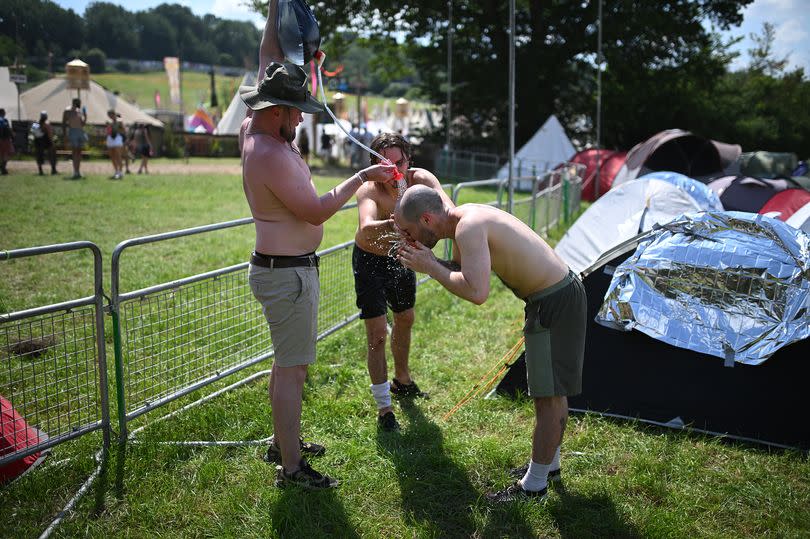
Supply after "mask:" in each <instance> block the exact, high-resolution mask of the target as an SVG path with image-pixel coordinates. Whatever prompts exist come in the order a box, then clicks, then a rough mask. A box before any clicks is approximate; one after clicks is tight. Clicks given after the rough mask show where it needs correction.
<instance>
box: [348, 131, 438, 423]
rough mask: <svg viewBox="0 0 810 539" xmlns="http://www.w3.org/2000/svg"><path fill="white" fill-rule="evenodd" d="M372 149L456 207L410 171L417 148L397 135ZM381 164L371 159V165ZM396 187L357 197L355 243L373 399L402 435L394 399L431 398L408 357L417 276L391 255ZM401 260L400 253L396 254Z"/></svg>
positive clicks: (431, 180) (434, 184) (380, 416)
mask: <svg viewBox="0 0 810 539" xmlns="http://www.w3.org/2000/svg"><path fill="white" fill-rule="evenodd" d="M371 149H372V150H374V151H375V152H377V153H379V154H380V155H382V156H383V157H385V158H386V159H388V160H389V161H390V162H392V163H394V164H395V165H396V167H397V169H398V170H399V172H400V173H401V174H402V175H403V181H404V182H405V185H404V186H403V187H410V186H412V185H424V186H427V187H429V188H431V189H433V190H435V191H436V193H437V194H438V195H439V196H441V197H444V199H445V201H446V202H447V203H448V204H449V205H450V206H452V205H453V203H452V202H451V201H450V199H449V198H448V197H447V195H446V194H445V193H444V191H442V186H441V184H440V183H439V180H437V179H436V176H434V175H433V174H432V173H430V172H429V171H427V170H425V169H422V168H410V161H411V145H410V143H409V142H408V141H407V140H406V139H405V138H404V137H403V136H402V135H398V134H395V133H381V134H379V135H377V136H376V137H375V138H374V140H372V141H371ZM378 162H379V159H378V158H377V157H375V156H374V155H372V156H371V163H372V164H377V163H378ZM399 195H400V193H399V190H398V188H397V186H396V185H391V184H384V183H369V184H366V185H364V186H363V187H361V188H360V189H358V191H357V210H358V213H359V227H358V229H357V234H356V235H355V238H354V252H353V253H352V269H353V270H354V289H355V292H356V294H357V307H358V308H359V309H360V318H361V319H362V320H363V321H364V323H365V326H366V339H367V353H366V360H367V364H368V374H369V376H370V377H371V394H372V395H373V397H374V401H375V402H376V404H377V424H378V426H379V428H381V429H382V430H388V431H391V430H397V429H399V423H398V422H397V420H396V417H395V416H394V411H393V408H392V407H391V393H393V394H394V395H396V396H397V397H401V398H412V397H424V396H426V395H425V393H423V392H422V391H420V389H419V387H418V386H417V385H416V382H414V381H413V380H412V379H411V372H410V369H409V366H408V356H409V353H410V348H411V328H412V327H413V322H414V309H413V307H414V303H415V302H416V275H415V274H414V272H413V271H411V270H409V269H406V268H404V267H402V264H400V263H399V261H398V260H397V259H396V258H395V257H392V256H389V255H388V253H389V251H390V250H391V246H392V244H393V242H394V241H395V240H397V239H398V238H399V236H398V234H397V233H396V231H395V229H394V221H393V220H392V219H391V214H392V213H393V211H394V205H395V204H396V201H397V197H398V196H399ZM394 254H395V253H394ZM389 307H390V308H391V311H392V312H393V313H394V315H393V326H392V328H391V355H392V356H393V358H394V377H393V379H392V380H391V383H390V384H389V382H388V364H387V361H386V351H385V344H386V341H387V339H388V322H387V319H386V313H387V311H388V308H389Z"/></svg>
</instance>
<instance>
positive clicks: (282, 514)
mask: <svg viewBox="0 0 810 539" xmlns="http://www.w3.org/2000/svg"><path fill="white" fill-rule="evenodd" d="M339 490H340V487H338V489H328V490H306V489H303V488H300V487H297V486H289V487H286V488H283V489H281V490H280V493H279V497H278V500H277V501H276V502H275V504H274V506H273V514H272V522H273V530H274V531H275V535H276V536H277V537H346V538H350V539H359V538H360V535H358V533H357V532H356V531H354V530H353V529H352V528H351V523H350V522H349V518H348V517H347V515H346V510H345V508H344V507H343V503H342V502H341V501H340V499H339Z"/></svg>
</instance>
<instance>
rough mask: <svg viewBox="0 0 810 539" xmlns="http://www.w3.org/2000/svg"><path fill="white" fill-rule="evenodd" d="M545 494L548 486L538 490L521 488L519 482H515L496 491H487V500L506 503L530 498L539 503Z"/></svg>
mask: <svg viewBox="0 0 810 539" xmlns="http://www.w3.org/2000/svg"><path fill="white" fill-rule="evenodd" d="M547 495H548V487H546V488H543V489H540V490H523V487H521V486H520V482H515V484H513V485H510V486H508V487H506V488H505V489H503V490H499V491H498V492H487V500H489V501H490V502H493V503H507V502H513V501H516V500H525V499H529V498H530V499H532V500H535V501H537V502H538V503H539V502H542V501H543V500H545V499H546V496H547Z"/></svg>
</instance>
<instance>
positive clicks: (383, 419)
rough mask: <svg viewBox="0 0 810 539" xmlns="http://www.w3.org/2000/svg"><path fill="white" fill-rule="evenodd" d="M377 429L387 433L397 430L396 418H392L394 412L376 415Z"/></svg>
mask: <svg viewBox="0 0 810 539" xmlns="http://www.w3.org/2000/svg"><path fill="white" fill-rule="evenodd" d="M377 427H378V428H380V429H381V430H386V431H389V432H391V431H395V430H399V423H397V418H396V416H394V412H385V413H384V414H383V415H378V416H377Z"/></svg>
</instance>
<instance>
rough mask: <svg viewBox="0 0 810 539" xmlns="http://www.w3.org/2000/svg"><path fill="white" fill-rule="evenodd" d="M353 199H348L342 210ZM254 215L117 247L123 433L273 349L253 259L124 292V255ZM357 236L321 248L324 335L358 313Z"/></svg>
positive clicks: (114, 307)
mask: <svg viewBox="0 0 810 539" xmlns="http://www.w3.org/2000/svg"><path fill="white" fill-rule="evenodd" d="M354 207H356V205H355V204H351V205H347V206H345V207H344V208H342V209H341V211H345V210H349V209H352V208H354ZM252 223H253V220H252V219H250V218H246V219H239V220H236V221H228V222H225V223H218V224H214V225H208V226H202V227H196V228H190V229H186V230H179V231H175V232H169V233H166V234H158V235H154V236H147V237H142V238H134V239H130V240H126V241H124V242H122V243H120V244H119V245H118V246H117V247H116V248H115V250H114V252H113V257H112V274H111V281H112V285H111V308H110V311H111V314H112V317H113V343H114V346H115V354H116V362H115V367H116V389H117V401H118V424H119V439H120V441H122V442H123V441H125V440H126V439H127V437H128V434H129V423H130V422H131V421H133V420H134V419H136V418H137V417H139V416H141V415H143V414H146V413H148V412H150V411H152V410H154V409H156V408H159V407H161V406H163V405H166V404H168V403H170V402H172V401H174V400H176V399H178V398H180V397H183V396H185V395H188V394H189V393H191V392H193V391H196V390H198V389H200V388H203V387H204V386H207V385H209V384H212V383H214V382H217V381H219V380H222V379H224V378H226V377H228V376H230V375H232V374H235V373H237V372H239V371H242V370H244V369H246V368H248V367H251V366H253V365H257V364H259V363H261V362H262V361H264V360H266V359H268V358H270V357H272V356H273V348H272V342H271V340H270V332H269V330H268V328H267V322H266V320H265V318H264V316H263V314H262V310H261V306H260V305H259V303H258V302H257V301H256V300H255V298H254V297H253V294H252V293H251V290H250V286H249V284H248V279H247V268H248V263H247V262H244V263H241V264H236V265H234V266H230V267H226V268H221V269H218V270H215V271H210V272H206V273H202V274H199V275H194V276H191V277H186V278H184V279H178V280H175V281H171V282H167V283H162V284H158V285H154V286H150V287H148V288H143V289H140V290H135V291H131V292H122V291H121V283H120V274H121V255H122V254H123V253H124V252H125V251H126V250H127V249H130V248H132V247H135V246H138V245H145V244H151V243H157V242H162V241H168V240H173V239H177V238H182V237H187V236H192V235H197V234H203V233H207V232H212V231H216V230H223V229H226V228H232V227H238V226H246V225H252ZM353 244H354V242H353V241H349V242H345V243H341V244H339V245H336V246H334V247H331V248H329V249H326V250H323V251H320V252H319V253H318V254H319V256H320V257H321V263H320V280H321V297H320V308H319V316H318V338H319V339H322V338H324V337H326V336H328V335H330V334H331V333H333V332H335V331H337V330H338V329H340V328H342V327H344V326H345V325H347V324H349V323H350V322H352V321H353V320H355V319H356V318H357V317H358V316H359V314H358V312H357V308H356V306H355V302H354V281H353V277H352V268H351V248H352V246H353ZM253 376H254V377H255V376H256V375H253ZM251 378H253V377H251Z"/></svg>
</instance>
